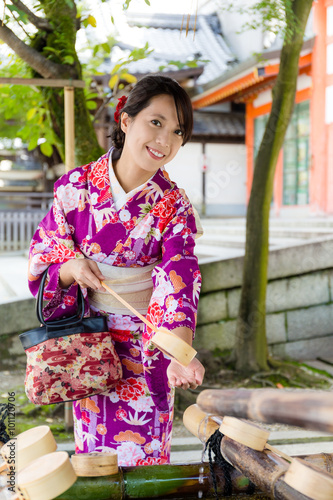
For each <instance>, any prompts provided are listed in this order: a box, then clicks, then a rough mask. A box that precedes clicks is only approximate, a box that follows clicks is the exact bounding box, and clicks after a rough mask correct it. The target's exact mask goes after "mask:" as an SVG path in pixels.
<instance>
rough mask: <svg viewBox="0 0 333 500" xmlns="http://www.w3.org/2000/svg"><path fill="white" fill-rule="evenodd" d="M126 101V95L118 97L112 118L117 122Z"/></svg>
mask: <svg viewBox="0 0 333 500" xmlns="http://www.w3.org/2000/svg"><path fill="white" fill-rule="evenodd" d="M126 102H127V97H126V96H125V95H123V96H121V97H119V99H118V104H117V107H116V111H115V112H114V120H115V122H116V123H119V118H120V113H121V110H122V109H123V107H124V106H125V104H126Z"/></svg>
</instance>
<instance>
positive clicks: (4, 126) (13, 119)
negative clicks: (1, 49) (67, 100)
mask: <svg viewBox="0 0 333 500" xmlns="http://www.w3.org/2000/svg"><path fill="white" fill-rule="evenodd" d="M18 74H19V75H20V76H21V77H23V78H24V77H26V78H28V77H29V76H30V74H29V71H28V68H27V67H26V65H25V64H24V63H23V61H21V60H20V59H19V58H17V57H16V56H15V55H12V56H11V57H10V59H9V61H8V63H7V65H3V64H2V65H0V76H2V77H7V78H8V77H12V78H13V77H15V76H17V75H18ZM0 93H1V99H0V137H7V138H9V139H14V138H15V137H20V138H21V139H22V140H23V142H24V143H25V144H27V146H28V149H29V150H32V149H34V148H35V147H37V144H38V141H39V140H40V139H44V140H45V142H44V143H43V144H42V145H41V149H42V151H43V152H44V151H45V153H44V154H46V156H51V154H52V150H53V146H56V145H57V141H56V137H55V135H54V132H53V129H52V126H51V120H50V115H49V111H48V110H47V108H46V107H45V103H44V100H43V96H42V94H41V93H40V92H39V90H38V89H37V88H36V87H26V86H22V85H1V86H0Z"/></svg>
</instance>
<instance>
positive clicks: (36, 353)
mask: <svg viewBox="0 0 333 500" xmlns="http://www.w3.org/2000/svg"><path fill="white" fill-rule="evenodd" d="M46 276H47V271H45V273H44V275H43V277H42V281H41V284H40V287H39V291H38V297H37V318H38V320H39V321H40V322H41V323H42V324H43V326H41V327H39V328H34V329H33V330H29V331H28V332H24V333H22V334H21V335H19V338H20V341H21V343H22V345H23V348H24V350H25V352H26V355H27V367H26V377H25V392H26V395H27V396H28V398H29V399H30V401H31V402H32V403H34V404H36V405H48V404H52V403H65V402H67V401H76V400H78V399H83V398H87V397H89V396H93V395H95V394H99V393H101V392H104V391H106V390H108V389H110V388H111V387H113V386H114V385H116V383H117V382H118V380H119V379H121V377H122V367H121V363H120V360H119V357H118V355H117V353H116V351H115V348H114V346H113V343H112V340H111V335H110V333H109V330H108V326H107V321H106V317H104V316H99V317H92V318H84V317H83V316H84V299H83V294H82V291H81V288H80V287H78V304H79V307H78V311H77V313H76V315H75V316H72V317H70V318H63V319H59V320H55V321H49V322H46V321H45V320H44V317H43V290H44V283H45V280H46Z"/></svg>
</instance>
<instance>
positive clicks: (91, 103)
mask: <svg viewBox="0 0 333 500" xmlns="http://www.w3.org/2000/svg"><path fill="white" fill-rule="evenodd" d="M86 103H87V108H88V109H96V108H97V102H96V101H86Z"/></svg>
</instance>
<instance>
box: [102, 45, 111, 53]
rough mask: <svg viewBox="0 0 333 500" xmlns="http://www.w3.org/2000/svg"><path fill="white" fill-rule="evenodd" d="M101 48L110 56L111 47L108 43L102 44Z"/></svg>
mask: <svg viewBox="0 0 333 500" xmlns="http://www.w3.org/2000/svg"><path fill="white" fill-rule="evenodd" d="M101 47H102V48H103V49H104V52H106V53H107V54H110V52H111V48H110V45H109V44H108V43H107V42H105V43H102V44H101Z"/></svg>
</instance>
